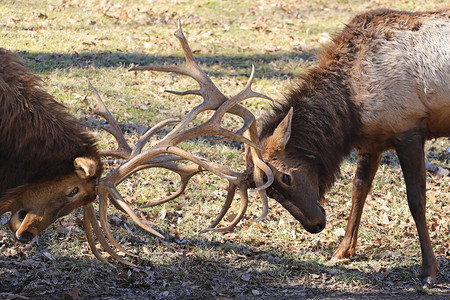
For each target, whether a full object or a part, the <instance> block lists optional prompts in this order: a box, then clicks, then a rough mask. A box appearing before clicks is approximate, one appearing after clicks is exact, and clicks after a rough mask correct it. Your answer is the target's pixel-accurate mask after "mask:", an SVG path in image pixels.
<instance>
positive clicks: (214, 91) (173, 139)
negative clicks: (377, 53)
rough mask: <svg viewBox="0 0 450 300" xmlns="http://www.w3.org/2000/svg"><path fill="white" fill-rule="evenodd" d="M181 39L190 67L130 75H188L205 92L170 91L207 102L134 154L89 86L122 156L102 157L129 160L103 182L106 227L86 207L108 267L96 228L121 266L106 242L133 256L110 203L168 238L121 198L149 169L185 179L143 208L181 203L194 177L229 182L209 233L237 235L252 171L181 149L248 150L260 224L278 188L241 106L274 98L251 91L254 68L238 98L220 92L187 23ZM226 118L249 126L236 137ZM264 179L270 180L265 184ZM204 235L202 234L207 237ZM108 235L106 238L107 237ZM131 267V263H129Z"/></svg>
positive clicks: (102, 213) (250, 120) (108, 153)
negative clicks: (229, 143) (128, 181)
mask: <svg viewBox="0 0 450 300" xmlns="http://www.w3.org/2000/svg"><path fill="white" fill-rule="evenodd" d="M175 36H176V37H177V38H178V40H179V41H180V44H181V47H182V49H183V52H184V56H185V60H186V63H185V65H184V66H138V67H134V68H132V69H130V71H143V70H148V71H163V72H173V73H179V74H183V75H187V76H189V77H191V78H193V79H194V80H195V81H197V83H198V84H199V89H197V90H190V91H184V92H174V91H168V92H170V93H173V94H177V95H181V96H184V95H199V96H201V97H202V98H203V102H202V103H201V104H199V105H198V106H196V107H195V108H194V109H193V110H192V111H191V112H190V113H188V114H187V115H186V116H185V117H184V118H183V119H182V120H181V121H179V120H176V119H170V120H166V121H163V122H161V123H159V124H157V125H155V126H154V127H152V128H151V129H149V130H148V131H147V132H146V133H145V134H144V135H143V136H142V137H141V138H140V139H139V140H138V142H137V143H136V145H135V146H134V149H132V148H131V147H130V146H129V145H128V143H127V142H126V140H125V138H124V136H123V133H122V132H121V130H120V128H119V126H118V124H117V121H116V120H115V119H114V118H113V116H112V115H111V113H110V112H109V111H108V109H107V108H106V106H105V104H104V103H103V100H102V99H101V97H100V95H99V94H98V92H97V91H96V90H95V88H94V87H93V86H92V84H91V83H89V87H90V89H91V90H92V93H93V95H94V98H95V99H96V101H97V106H96V107H95V109H94V113H96V114H97V115H99V116H101V117H103V118H104V119H106V121H107V122H108V123H109V126H107V127H105V130H107V131H108V132H110V133H111V134H112V135H113V136H114V137H115V139H116V141H117V143H118V148H117V150H110V151H102V152H101V155H104V156H110V157H115V158H120V159H123V160H125V162H124V163H123V164H121V165H120V166H119V167H117V168H116V169H115V170H113V171H112V172H111V173H109V174H108V175H107V176H105V177H103V178H101V179H100V181H99V183H98V186H97V191H98V196H99V202H100V205H99V219H100V225H99V224H98V221H97V218H96V216H95V211H94V210H93V206H92V204H89V205H87V206H85V213H84V225H85V230H86V234H87V236H88V241H89V244H90V246H91V248H92V251H93V252H94V255H95V256H96V257H97V258H99V259H100V260H101V261H105V262H106V260H105V258H104V257H102V256H101V255H100V254H99V253H98V251H97V250H96V249H95V243H94V234H93V233H92V231H91V227H92V229H93V230H94V233H95V235H96V236H97V239H98V240H99V242H100V243H101V245H102V246H103V248H104V249H105V250H106V251H107V252H108V253H110V254H111V256H112V257H113V258H115V259H117V260H119V261H121V262H126V261H125V260H124V259H122V258H121V257H120V256H118V255H117V254H116V253H115V252H114V250H113V249H112V248H111V247H110V246H109V244H108V243H107V241H106V240H109V242H110V243H111V244H112V245H113V246H114V247H116V248H117V249H119V250H120V251H122V252H124V253H127V254H130V253H128V252H127V251H126V250H125V249H123V248H122V247H121V246H120V245H119V243H118V242H117V241H116V240H115V239H114V237H113V236H112V233H111V230H110V228H109V225H108V222H107V206H108V201H109V202H111V203H112V204H113V205H114V206H116V207H117V208H119V209H120V210H122V211H124V212H126V213H127V214H129V215H130V217H131V218H132V219H133V220H134V221H135V222H136V223H137V224H138V225H139V226H141V227H142V228H143V229H145V230H147V231H149V232H151V233H152V234H154V235H156V236H158V237H161V238H163V236H162V235H161V234H160V233H158V232H157V231H155V230H154V229H152V228H151V227H150V226H148V225H147V224H146V222H145V221H143V220H141V219H139V217H137V215H136V214H135V213H134V211H133V209H132V208H131V207H130V206H129V205H128V204H127V203H126V202H125V201H124V199H123V198H122V196H121V195H120V193H119V192H118V191H117V189H116V186H117V185H118V184H120V183H121V182H122V181H123V180H124V179H125V178H127V177H128V176H130V175H131V174H133V173H135V172H137V171H139V170H142V169H145V168H154V167H157V168H165V169H168V170H171V171H173V172H175V173H177V174H178V175H179V176H180V178H181V184H180V187H179V189H178V190H177V191H176V192H175V193H173V194H172V195H170V196H169V197H167V198H165V199H161V200H157V201H155V202H152V203H149V204H147V205H144V206H142V207H141V208H144V207H149V206H155V205H159V204H162V203H165V202H167V201H170V200H172V199H175V198H176V197H178V196H179V195H181V194H182V193H183V192H184V190H185V189H186V186H187V183H188V182H189V180H190V178H192V176H193V175H195V174H197V173H199V172H204V171H209V172H212V173H214V174H216V175H217V176H219V177H222V178H225V179H227V180H228V194H227V198H226V201H225V203H224V205H223V207H222V209H221V211H220V213H219V215H218V216H217V218H216V219H215V220H214V221H213V222H212V224H211V225H210V226H209V227H208V228H206V229H205V230H203V231H211V230H215V231H229V230H231V229H233V228H234V227H235V226H236V225H237V224H238V222H239V221H240V220H241V219H242V217H243V216H244V214H245V212H246V209H247V206H248V185H249V182H248V181H249V178H248V170H246V171H244V172H242V173H238V172H235V171H233V170H231V169H229V168H228V167H226V166H224V165H221V164H218V163H214V162H210V161H207V160H206V159H204V158H201V157H197V156H195V155H193V154H191V153H189V152H187V151H185V150H183V149H181V148H179V147H177V145H178V144H179V143H181V142H183V141H186V140H189V139H192V138H196V137H201V136H219V137H222V138H223V139H228V140H235V141H239V142H242V143H244V144H245V147H246V155H245V156H246V159H247V165H248V167H249V169H252V170H253V182H254V183H255V184H256V186H257V187H256V188H255V189H254V191H258V193H259V194H260V196H261V199H262V201H263V212H262V215H261V217H260V218H258V219H257V220H256V221H259V220H262V219H263V218H264V217H265V216H266V215H267V211H268V200H267V195H266V193H265V188H267V187H268V186H269V185H270V184H272V182H273V174H272V172H271V170H270V168H269V167H268V166H267V165H266V164H265V163H264V162H263V160H262V156H261V151H262V149H261V147H260V146H259V145H258V136H257V131H256V124H255V122H254V121H255V117H254V115H253V114H252V113H251V112H250V111H249V110H248V109H246V108H245V107H243V106H242V105H240V104H239V103H240V102H242V101H243V100H245V99H248V98H253V97H259V98H265V99H269V100H271V99H270V98H269V97H267V96H265V95H263V94H260V93H257V92H254V91H252V89H251V85H252V83H253V79H254V71H255V70H254V67H252V73H251V75H250V79H249V81H248V83H247V85H246V86H245V88H244V89H243V90H242V91H241V92H239V93H238V94H237V95H235V96H233V97H231V98H227V97H226V96H224V95H223V94H222V92H220V90H219V89H218V88H217V87H216V86H215V85H214V83H213V82H212V80H211V79H210V78H209V77H208V75H207V74H206V73H205V72H204V71H203V70H202V69H201V68H200V67H199V65H198V64H197V63H196V61H195V59H194V55H193V53H192V51H191V49H190V47H189V45H188V42H187V40H186V37H185V36H184V34H183V31H182V29H181V23H180V22H178V31H177V32H176V33H175ZM207 110H211V111H214V113H213V115H212V117H211V118H210V119H209V120H207V121H206V122H204V123H201V124H199V125H196V126H192V127H190V128H187V126H188V125H190V124H191V122H192V121H193V120H194V119H196V117H197V116H198V114H200V113H201V112H204V111H207ZM226 113H230V114H233V115H236V116H239V117H241V118H242V119H243V121H244V124H243V126H242V127H241V128H240V129H238V130H237V131H236V132H233V131H230V130H228V129H226V128H223V127H222V126H221V121H222V118H223V117H224V115H225V114H226ZM174 122H179V124H178V125H177V126H175V127H174V128H173V129H172V130H171V131H170V132H169V133H168V134H167V135H166V136H165V137H164V138H163V139H162V140H160V141H159V142H158V143H156V144H155V145H153V146H151V147H148V148H146V149H144V147H145V145H146V144H147V142H148V141H149V140H150V138H151V137H152V136H153V135H154V134H155V133H156V132H157V131H158V130H160V129H161V128H163V127H164V126H166V125H168V124H170V123H174ZM182 160H183V161H187V162H190V163H191V164H187V165H186V164H180V163H177V162H179V161H182ZM264 176H266V178H267V180H266V182H265V183H264V180H263V178H264ZM237 188H239V190H240V197H241V204H240V209H239V212H238V214H237V216H236V217H235V218H234V220H233V221H231V222H230V224H229V225H228V226H226V227H221V228H216V226H217V225H218V224H219V222H220V221H221V220H222V219H223V217H224V216H225V214H226V213H227V211H228V210H229V208H230V206H231V202H232V201H233V199H234V195H235V193H236V189H237ZM203 231H202V232H203ZM103 234H104V235H105V236H106V237H105V236H103ZM126 263H127V264H130V263H129V262H126Z"/></svg>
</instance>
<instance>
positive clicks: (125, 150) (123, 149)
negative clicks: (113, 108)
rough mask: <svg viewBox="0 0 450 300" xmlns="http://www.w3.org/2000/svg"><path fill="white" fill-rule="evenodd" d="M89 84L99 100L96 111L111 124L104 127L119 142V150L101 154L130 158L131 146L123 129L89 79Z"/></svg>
mask: <svg viewBox="0 0 450 300" xmlns="http://www.w3.org/2000/svg"><path fill="white" fill-rule="evenodd" d="M88 85H89V89H90V90H91V92H92V94H93V96H94V98H95V100H96V101H97V105H96V106H95V108H94V113H95V114H97V115H99V116H101V117H103V118H104V119H105V120H106V121H107V122H108V124H109V126H104V127H103V129H105V130H106V131H108V132H109V133H111V134H112V135H113V136H114V138H115V139H116V141H117V144H118V148H117V150H106V151H101V152H100V154H101V155H103V156H114V157H120V158H125V159H126V158H128V156H129V155H130V153H131V148H130V146H129V145H128V143H127V141H126V140H125V137H124V136H123V133H122V130H120V127H119V124H117V121H116V119H115V118H114V117H113V116H112V114H111V113H110V112H109V110H108V108H107V107H106V105H105V103H104V102H103V100H102V98H101V97H100V95H99V93H98V92H97V90H96V89H95V87H94V86H93V85H92V83H91V82H90V81H89V80H88Z"/></svg>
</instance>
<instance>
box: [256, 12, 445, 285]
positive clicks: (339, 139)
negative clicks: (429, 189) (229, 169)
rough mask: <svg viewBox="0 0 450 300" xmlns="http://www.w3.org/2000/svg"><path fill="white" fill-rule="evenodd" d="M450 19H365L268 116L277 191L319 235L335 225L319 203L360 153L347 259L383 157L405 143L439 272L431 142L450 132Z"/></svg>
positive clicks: (429, 15)
mask: <svg viewBox="0 0 450 300" xmlns="http://www.w3.org/2000/svg"><path fill="white" fill-rule="evenodd" d="M449 22H450V10H449V9H447V10H442V11H439V12H426V13H409V12H399V11H391V10H386V9H379V10H374V11H369V12H367V13H364V14H361V15H358V16H356V17H355V18H353V20H352V21H351V22H350V23H349V24H348V25H347V26H346V27H345V28H344V29H343V30H342V31H341V32H340V33H339V34H337V35H336V36H335V37H334V38H333V41H332V42H331V43H330V45H329V46H328V47H326V48H325V49H324V50H323V51H322V53H321V55H320V56H319V63H318V65H317V66H315V67H313V68H310V69H309V70H308V71H307V72H306V73H305V74H304V75H302V76H300V77H299V79H298V85H297V86H296V87H295V88H294V89H292V91H290V92H289V94H288V95H287V96H286V98H285V99H284V100H282V101H279V102H277V103H275V104H274V107H273V110H272V111H271V112H269V113H267V114H266V115H264V116H263V117H262V118H261V119H260V120H259V132H260V140H261V143H262V144H263V145H264V147H265V149H266V153H265V154H264V155H263V157H264V159H265V160H266V161H267V162H268V163H269V164H270V165H271V167H272V169H273V170H274V174H275V182H274V184H273V185H272V186H271V187H270V188H269V189H268V193H269V196H272V197H274V198H275V199H277V200H278V201H279V202H280V203H281V204H282V205H283V206H285V207H286V208H287V209H288V210H289V211H290V212H291V213H292V214H293V215H294V216H295V217H296V218H297V219H298V220H299V221H300V222H301V223H302V224H303V225H304V227H305V228H306V229H307V230H308V231H310V232H319V231H320V230H322V229H323V227H324V226H325V219H324V215H323V213H322V212H321V210H320V209H318V207H319V208H320V205H318V202H319V200H320V199H321V198H322V197H323V195H324V193H325V192H326V191H327V190H328V189H329V188H330V187H331V185H332V184H333V182H334V181H335V179H336V176H337V175H338V174H339V166H340V164H341V162H342V160H343V158H344V157H345V156H347V155H348V154H349V153H350V151H351V150H352V149H353V148H356V149H357V150H358V152H359V156H358V171H357V174H356V177H355V180H354V193H353V206H352V212H351V217H350V220H349V226H348V227H347V233H346V237H345V238H344V242H343V244H342V245H341V247H340V249H339V250H338V251H337V254H336V256H337V257H338V258H342V257H345V256H348V255H351V254H353V252H354V247H355V244H356V235H357V229H358V226H359V221H360V214H361V211H362V207H363V205H364V201H365V198H366V196H367V192H368V191H369V189H370V185H371V182H372V179H373V175H374V174H375V172H376V169H377V166H378V163H379V158H380V155H381V153H382V152H383V151H385V150H387V149H390V148H395V149H396V150H397V153H398V155H399V158H400V161H401V164H402V169H403V172H404V173H405V180H406V185H407V190H408V202H409V206H410V209H411V212H412V214H413V216H414V219H415V221H416V224H417V227H418V230H419V235H420V237H421V244H422V246H423V247H422V249H424V250H423V255H424V257H423V261H424V263H423V267H422V278H423V279H424V282H428V283H429V282H432V281H434V280H435V278H436V271H437V261H436V259H435V258H434V254H433V253H432V250H431V246H430V245H431V244H430V242H429V237H428V233H427V232H426V224H425V217H424V205H423V203H424V201H425V195H424V193H425V183H424V182H425V173H424V163H423V143H424V141H425V140H426V139H430V138H434V137H440V136H450V95H449V94H450V52H449V48H448V45H449V40H450V38H449V32H450V29H449V28H450V24H449ZM291 107H292V108H293V116H292V123H291V130H290V133H289V134H290V138H289V140H288V142H287V143H286V144H285V145H284V144H281V147H280V143H279V142H278V141H279V140H280V136H275V135H277V134H278V133H277V132H278V131H280V130H279V128H281V127H282V124H283V122H281V121H282V120H283V119H285V118H287V114H288V111H289V110H290V108H291ZM285 116H286V117H285ZM283 126H284V125H283ZM276 128H277V130H275V129H276Z"/></svg>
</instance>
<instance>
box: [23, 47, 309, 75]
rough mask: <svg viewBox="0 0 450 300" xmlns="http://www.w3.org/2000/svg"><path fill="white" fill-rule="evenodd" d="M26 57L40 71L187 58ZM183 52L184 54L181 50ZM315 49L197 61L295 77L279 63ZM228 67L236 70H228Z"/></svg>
mask: <svg viewBox="0 0 450 300" xmlns="http://www.w3.org/2000/svg"><path fill="white" fill-rule="evenodd" d="M16 54H18V55H19V56H20V57H22V58H24V59H25V61H26V63H27V65H28V66H30V67H31V68H33V69H34V70H35V72H38V73H46V72H50V71H52V70H55V69H68V68H80V69H83V68H89V67H95V68H117V67H123V68H129V67H131V66H132V65H150V64H155V65H156V64H167V65H169V64H183V63H184V58H182V57H181V56H150V55H146V54H142V53H123V52H98V53H93V52H84V53H72V54H68V53H42V52H38V53H29V52H17V53H16ZM180 55H181V54H180ZM314 57H315V56H314V54H313V53H295V52H291V53H285V52H279V53H276V54H251V55H241V56H220V55H218V56H196V60H197V62H198V63H199V64H200V65H201V66H202V68H205V71H207V73H208V74H209V75H211V76H233V75H234V76H237V75H246V76H248V73H249V72H250V70H251V65H252V64H254V65H255V67H256V68H257V70H258V72H256V74H255V77H257V78H262V77H264V78H279V79H287V78H293V77H294V74H293V73H292V72H280V71H279V70H278V68H277V67H276V65H277V64H285V63H289V62H294V63H295V62H298V63H300V62H305V61H312V60H314ZM216 65H219V66H220V69H221V70H224V71H221V70H219V71H218V70H208V69H209V68H210V67H211V66H216ZM228 69H233V72H232V73H231V74H230V73H228V71H227V70H228Z"/></svg>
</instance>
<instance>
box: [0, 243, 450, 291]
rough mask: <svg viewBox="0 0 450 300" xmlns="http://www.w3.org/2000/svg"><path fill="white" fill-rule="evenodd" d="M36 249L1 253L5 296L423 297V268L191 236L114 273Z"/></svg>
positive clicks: (449, 269)
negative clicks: (328, 259) (327, 258)
mask: <svg viewBox="0 0 450 300" xmlns="http://www.w3.org/2000/svg"><path fill="white" fill-rule="evenodd" d="M35 247H39V249H38V250H36V251H35V252H34V254H33V255H30V256H28V257H21V256H20V255H18V256H17V255H16V256H12V257H3V256H0V278H2V280H1V281H0V299H3V298H7V297H6V296H5V295H7V294H12V295H16V296H18V295H20V296H24V297H29V298H32V299H61V298H63V299H88V298H89V299H303V298H324V297H327V298H328V297H333V298H341V299H349V298H351V299H354V298H360V297H363V298H374V299H383V298H390V299H402V298H414V299H419V298H420V297H421V296H420V295H419V294H418V291H417V290H415V288H414V285H415V284H417V282H418V281H417V280H414V279H413V277H414V272H417V270H418V269H419V267H420V266H418V265H414V266H406V267H401V268H391V269H386V270H384V271H381V272H377V271H375V270H374V271H372V272H366V271H363V270H357V269H353V268H350V267H345V266H341V265H337V266H329V265H325V264H322V263H319V262H317V261H312V260H308V261H303V260H299V259H297V258H292V254H289V253H279V252H276V251H275V250H269V251H263V250H259V249H258V248H255V247H249V246H247V245H244V244H240V243H233V242H226V243H219V242H211V241H206V240H204V239H193V240H189V241H185V242H180V241H178V243H176V242H165V252H164V253H162V254H161V255H162V256H165V257H166V258H167V257H169V258H170V259H169V260H170V263H155V262H153V263H151V262H149V261H145V260H142V261H140V266H139V267H136V268H132V267H127V266H124V265H121V264H119V263H117V262H115V263H114V264H115V265H116V266H117V268H116V269H113V268H111V267H109V266H106V265H104V264H102V263H100V262H99V261H97V260H95V259H89V258H86V257H83V258H79V259H73V258H70V257H67V256H55V255H54V254H53V255H49V254H48V252H46V249H45V246H35ZM198 248H201V249H203V250H205V251H213V252H214V253H215V255H213V257H214V258H213V259H211V258H208V259H205V257H202V256H199V255H195V254H192V253H193V251H192V250H193V249H198ZM161 261H162V260H161ZM166 261H167V260H166ZM440 262H441V274H440V275H439V277H438V282H439V283H438V285H437V287H436V289H433V290H431V293H433V299H445V297H447V296H448V295H449V294H448V292H450V278H449V276H448V275H447V274H449V273H450V263H449V259H448V258H444V259H441V261H440ZM413 270H414V271H413ZM419 292H420V291H419ZM383 295H384V297H383ZM2 296H3V298H2ZM10 298H11V297H10ZM11 299H12V298H11ZM18 299H25V298H18Z"/></svg>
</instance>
